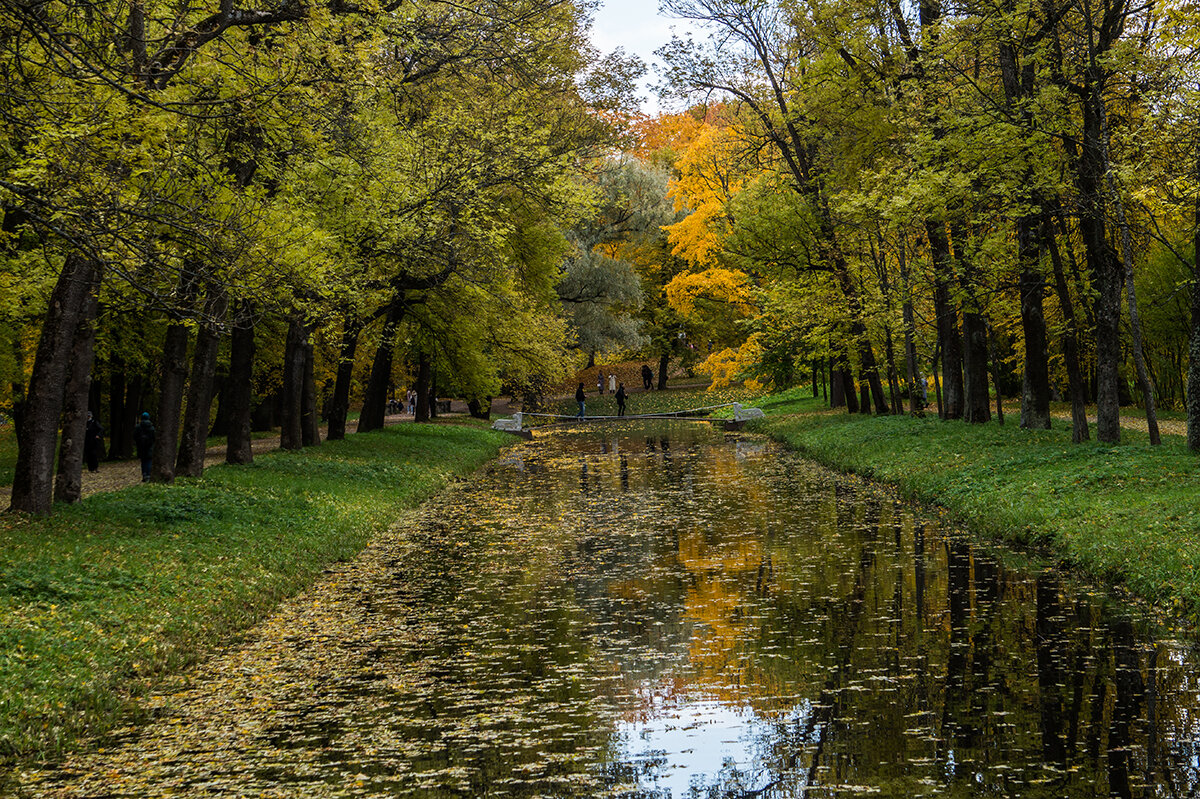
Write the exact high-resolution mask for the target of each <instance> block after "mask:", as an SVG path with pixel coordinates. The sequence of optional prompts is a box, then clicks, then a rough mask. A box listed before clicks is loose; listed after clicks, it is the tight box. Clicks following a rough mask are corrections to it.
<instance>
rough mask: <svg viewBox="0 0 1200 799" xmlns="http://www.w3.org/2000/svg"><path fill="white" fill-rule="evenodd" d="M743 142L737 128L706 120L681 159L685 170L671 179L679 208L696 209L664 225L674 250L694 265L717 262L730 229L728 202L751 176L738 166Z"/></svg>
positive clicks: (681, 170)
mask: <svg viewBox="0 0 1200 799" xmlns="http://www.w3.org/2000/svg"><path fill="white" fill-rule="evenodd" d="M739 146H740V137H739V134H738V130H737V129H736V128H733V127H713V126H711V125H709V126H705V127H704V129H703V130H701V131H700V133H699V135H698V136H696V138H695V140H694V141H693V142H692V143H691V145H690V146H689V147H688V148H687V151H686V152H684V154H683V155H682V156H681V157H680V159H679V161H678V162H677V163H676V164H675V167H676V169H677V170H678V172H679V176H678V177H677V178H674V179H673V180H672V181H671V184H670V189H669V195H670V197H671V199H672V200H674V202H675V210H676V211H680V212H683V211H690V212H691V213H690V214H689V215H688V216H687V217H686V218H685V219H684V220H683V221H681V222H677V223H676V224H674V225H666V226H665V227H663V230H665V231H666V232H667V240H668V241H669V242H670V243H671V247H672V250H671V252H672V253H673V254H674V255H677V256H679V257H680V258H683V259H685V260H687V261H688V262H689V263H691V264H692V265H693V266H701V267H703V266H711V265H712V264H713V263H714V261H715V258H716V254H717V253H718V252H719V250H720V246H721V243H722V242H723V241H724V239H725V236H727V235H728V234H729V230H730V227H731V225H732V219H730V217H729V216H728V212H727V206H728V203H729V200H730V199H731V198H732V197H733V196H734V195H735V194H737V193H738V192H739V191H741V189H742V187H743V186H744V185H745V183H746V177H747V176H746V175H745V174H743V173H741V171H740V170H739V169H738V160H739V159H738V158H737V149H738V147H739Z"/></svg>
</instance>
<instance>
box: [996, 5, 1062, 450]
mask: <svg viewBox="0 0 1200 799" xmlns="http://www.w3.org/2000/svg"><path fill="white" fill-rule="evenodd" d="M1012 5H1013V4H1012V3H1005V9H1006V11H1010V12H1011V11H1012V10H1013V9H1012ZM998 55H999V62H1000V70H1001V77H1002V83H1003V86H1004V95H1005V100H1006V101H1007V104H1008V108H1009V112H1010V113H1012V114H1014V115H1019V118H1020V119H1021V123H1022V125H1023V126H1025V127H1026V128H1029V129H1031V128H1032V127H1033V122H1034V120H1033V112H1032V108H1031V104H1030V103H1029V102H1028V98H1030V97H1031V96H1032V95H1033V91H1034V86H1035V80H1036V75H1037V73H1036V71H1035V70H1034V62H1033V60H1032V59H1030V58H1026V57H1025V56H1026V52H1025V47H1024V45H1023V43H1018V42H1009V41H1001V42H1000V46H999V52H998ZM1031 184H1032V180H1031V179H1030V174H1029V171H1028V170H1026V173H1025V180H1024V181H1023V185H1025V186H1029V185H1031ZM1020 199H1022V200H1027V201H1028V202H1029V203H1030V204H1031V205H1037V204H1038V202H1037V198H1036V196H1030V197H1021V198H1020ZM1037 230H1038V217H1037V215H1036V214H1032V213H1030V214H1024V215H1022V216H1021V217H1020V218H1019V219H1018V220H1017V262H1018V263H1019V264H1020V268H1021V272H1020V277H1019V278H1018V279H1017V284H1018V288H1019V290H1020V295H1021V330H1022V333H1023V334H1024V337H1025V359H1024V369H1023V370H1022V376H1021V427H1023V428H1026V429H1038V430H1048V429H1050V365H1049V353H1048V352H1047V346H1046V318H1045V314H1044V311H1043V308H1042V292H1043V290H1044V283H1045V281H1044V280H1043V279H1042V274H1041V272H1040V271H1039V269H1038V262H1039V255H1040V253H1039V246H1038V243H1039V236H1038V232H1037ZM993 371H994V372H996V373H998V372H999V370H998V369H993ZM996 390H997V395H998V394H999V383H997V384H996ZM998 400H999V396H997V401H998ZM997 407H1000V406H999V405H997ZM1003 421H1004V420H1003V419H1001V423H1003Z"/></svg>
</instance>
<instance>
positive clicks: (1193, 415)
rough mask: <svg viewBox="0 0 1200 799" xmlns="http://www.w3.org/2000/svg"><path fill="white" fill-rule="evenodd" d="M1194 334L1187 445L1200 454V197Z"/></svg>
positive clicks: (1195, 219) (1195, 216)
mask: <svg viewBox="0 0 1200 799" xmlns="http://www.w3.org/2000/svg"><path fill="white" fill-rule="evenodd" d="M1196 178H1197V179H1200V148H1198V149H1197V153H1196ZM1192 224H1193V233H1192V332H1191V335H1190V336H1188V372H1187V445H1188V449H1189V450H1191V451H1192V452H1200V195H1197V196H1196V201H1195V205H1194V206H1193V211H1192Z"/></svg>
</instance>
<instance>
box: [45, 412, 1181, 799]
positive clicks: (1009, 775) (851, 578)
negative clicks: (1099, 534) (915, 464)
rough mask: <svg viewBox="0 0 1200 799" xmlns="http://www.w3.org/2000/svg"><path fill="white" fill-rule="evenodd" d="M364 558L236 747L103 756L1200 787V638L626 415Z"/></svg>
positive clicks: (212, 770)
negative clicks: (1185, 637) (1199, 653)
mask: <svg viewBox="0 0 1200 799" xmlns="http://www.w3.org/2000/svg"><path fill="white" fill-rule="evenodd" d="M370 558H375V559H376V561H377V562H379V563H381V564H382V566H381V567H380V568H378V569H374V567H372V568H364V569H362V573H363V575H364V576H363V577H362V578H361V581H360V582H355V581H354V580H347V581H346V584H345V585H343V584H342V582H341V581H338V582H337V583H331V584H329V585H326V586H324V587H323V588H320V594H319V595H320V596H321V602H320V605H319V607H320V610H321V612H322V613H323V614H325V615H326V616H328V619H330V620H331V621H326V622H323V623H322V626H319V627H314V629H316V630H317V633H316V634H309V633H303V634H302V633H301V632H300V631H297V632H295V633H294V634H291V635H289V636H287V637H286V638H284V639H283V643H282V644H281V647H283V648H282V649H280V650H279V654H278V657H277V662H273V663H271V664H270V666H271V669H272V670H273V671H272V673H273V674H275V675H276V676H275V677H274V678H273V680H272V682H271V683H270V685H272V686H273V687H272V688H271V690H272V692H273V693H271V695H270V697H269V701H262V700H260V699H253V700H246V701H245V702H243V703H242V704H244V705H246V706H247V707H251V706H254V705H255V703H258V702H261V705H262V706H263V707H267V708H270V713H269V714H267V715H263V716H261V717H254V718H253V719H252V720H251V721H249V722H247V723H244V724H243V723H241V721H239V724H238V725H235V728H236V736H235V739H236V746H230V745H228V744H224V745H223V746H224V748H223V749H222V748H220V746H222V744H220V742H218V741H215V740H213V741H212V743H210V738H205V737H202V736H197V737H195V738H192V739H188V741H187V742H186V747H182V748H181V750H180V751H184V752H186V755H180V756H179V757H178V758H177V759H176V760H174V761H170V762H164V763H161V764H159V763H155V762H154V754H152V753H155V752H161V751H162V748H161V747H159V746H157V745H156V744H155V743H154V742H153V741H152V740H150V741H146V742H144V743H143V744H142V746H143V749H142V750H141V751H142V752H146V753H151V754H147V755H141V754H138V753H136V752H135V753H134V754H133V755H123V756H122V757H123V759H124V763H125V764H128V763H130V762H134V761H136V762H138V763H141V764H142V765H140V766H138V767H139V768H141V767H143V766H144V767H145V768H146V769H147V771H146V774H147V775H149V776H143V777H141V778H140V779H141V783H140V784H142V785H146V784H164V785H165V784H166V783H165V782H163V781H164V780H167V781H169V783H170V785H171V786H172V789H174V790H176V792H178V793H180V795H185V794H187V793H188V792H189V791H191V792H194V793H201V792H204V791H209V792H210V793H211V792H212V791H214V790H217V788H216V787H214V786H218V787H219V786H222V785H235V786H236V788H237V791H239V792H240V793H241V794H244V795H250V794H256V795H257V794H263V795H271V796H302V795H322V796H325V795H329V796H379V797H384V796H388V797H390V796H413V797H431V798H432V797H437V798H439V799H440V798H441V797H535V796H545V797H562V798H564V799H565V798H566V797H594V796H609V795H612V796H625V797H644V798H645V799H649V798H650V797H656V798H660V799H665V797H668V796H670V797H672V798H673V799H679V798H680V797H705V798H706V799H707V798H715V797H722V798H723V799H728V798H732V797H738V798H739V799H746V798H747V797H773V798H776V799H778V798H779V797H799V796H807V797H814V796H815V797H841V796H857V795H858V794H860V793H863V792H872V793H877V794H879V795H882V796H889V797H912V796H926V795H928V796H935V795H936V796H951V797H957V796H963V797H965V796H1004V797H1046V798H1047V799H1050V798H1052V797H1053V798H1055V799H1057V797H1108V796H1121V797H1150V796H1189V795H1192V794H1193V793H1194V792H1196V790H1197V789H1198V787H1200V775H1198V774H1197V763H1200V751H1198V750H1197V747H1196V742H1197V738H1198V737H1200V733H1198V728H1197V710H1198V708H1200V701H1198V696H1197V684H1196V679H1195V677H1194V672H1195V663H1196V661H1195V660H1194V658H1193V656H1192V653H1191V651H1190V649H1189V647H1188V646H1185V645H1183V644H1180V643H1177V642H1172V641H1170V640H1162V641H1157V642H1156V641H1154V640H1153V638H1152V637H1151V636H1152V631H1151V629H1150V627H1149V626H1148V625H1147V624H1145V623H1143V622H1142V621H1139V620H1137V619H1136V618H1133V617H1131V616H1130V615H1129V613H1128V612H1127V611H1122V609H1121V608H1120V607H1110V604H1111V603H1107V602H1106V601H1105V600H1104V599H1103V598H1102V597H1101V596H1100V595H1099V594H1098V593H1096V592H1088V591H1085V590H1080V589H1079V588H1075V587H1071V586H1069V585H1067V584H1066V582H1065V581H1064V579H1063V578H1062V576H1061V575H1060V574H1059V573H1058V572H1056V571H1054V570H1052V569H1050V570H1048V569H1037V568H1028V569H1022V568H1016V569H1014V568H1011V567H1010V566H1009V565H1008V562H1009V560H1013V561H1015V562H1018V563H1024V562H1026V560H1027V559H1025V558H1020V557H1016V558H1009V557H1008V556H1006V555H1005V554H1004V553H1002V552H999V551H996V550H991V549H986V548H980V547H978V546H976V545H974V544H973V543H972V542H971V541H970V539H968V538H967V537H966V536H965V535H963V534H961V533H959V532H957V531H955V530H954V529H948V528H947V527H946V526H945V525H944V524H943V521H942V520H941V519H940V518H938V517H937V516H936V515H933V514H929V513H925V512H922V511H914V510H913V509H912V508H910V507H908V506H906V505H905V504H903V503H901V502H899V501H898V500H897V498H896V497H895V496H893V495H891V494H889V493H888V492H886V491H884V490H882V489H880V488H878V487H875V486H872V485H869V484H866V483H863V482H861V481H857V480H853V479H849V478H843V477H838V476H835V475H833V474H831V473H830V472H828V471H826V470H824V469H821V468H819V467H817V466H815V465H814V464H812V463H810V462H807V461H805V460H803V459H801V458H799V457H796V456H794V455H790V454H788V453H785V452H782V451H780V450H777V449H775V448H773V447H772V446H770V445H768V444H766V443H765V442H763V441H761V440H757V439H753V438H750V437H743V436H734V437H732V438H727V437H726V434H724V433H722V432H720V431H715V430H712V429H710V428H707V427H702V426H699V425H688V424H677V425H665V426H661V427H655V428H647V427H645V426H644V425H643V424H642V423H630V424H628V425H627V426H625V427H622V428H617V429H616V432H615V433H614V429H613V428H606V429H603V430H600V429H596V430H592V431H580V432H568V433H558V434H554V435H549V436H539V437H538V438H536V439H535V440H534V441H532V442H530V443H528V444H524V445H521V446H520V447H519V448H518V449H516V450H513V451H511V452H509V453H507V454H506V455H505V457H503V458H501V459H500V460H498V461H497V463H496V464H494V465H493V466H492V467H491V468H490V469H489V470H487V471H486V472H484V473H481V474H480V475H479V476H478V478H477V479H476V480H473V481H469V482H463V483H460V484H459V485H458V486H457V488H456V489H455V490H454V491H452V492H449V493H448V494H447V495H445V496H443V497H442V498H441V499H439V500H438V501H437V502H436V503H435V504H434V505H433V506H432V507H431V508H429V509H428V510H426V511H425V512H424V514H423V516H422V517H421V518H420V519H419V520H418V522H417V523H416V524H415V525H406V526H404V527H403V528H399V529H397V531H395V532H394V534H393V535H392V536H390V537H386V538H385V539H383V540H381V541H379V542H377V543H376V545H375V546H374V547H373V548H372V550H371V551H369V552H368V553H365V554H364V558H363V560H369V559H370ZM376 561H373V562H376ZM380 575H382V576H380ZM368 580H369V581H368ZM311 613H312V611H309V615H311ZM301 618H302V619H306V618H308V616H301ZM328 625H335V626H336V625H341V627H337V631H336V632H331V631H330V629H329V627H328ZM273 651H274V650H273ZM313 664H320V670H319V674H318V677H316V678H314V677H313V676H312V674H313V671H312V669H313ZM264 684H265V683H264ZM258 690H260V686H259V685H258V684H255V685H253V686H251V687H247V688H245V691H246V692H247V693H246V695H247V696H256V694H254V691H258ZM185 726H186V725H176V726H175V728H174V729H182V728H184V727H185ZM210 746H211V747H212V751H209V750H208V748H207V747H210ZM218 752H219V754H220V756H219V757H218V756H217V753H218ZM98 757H100V756H98ZM103 757H109V755H107V754H106V755H103ZM123 767H124V766H123ZM83 768H90V769H93V770H94V771H95V772H96V773H101V774H107V773H110V772H109V771H108V770H107V769H108V768H110V766H107V765H104V764H103V763H97V764H96V765H95V766H87V767H81V769H83ZM155 769H157V770H155ZM69 779H70V775H65V776H64V777H63V781H64V784H65V783H67V782H69ZM156 781H157V782H156ZM123 784H124V785H136V784H139V783H138V782H137V780H131V781H130V782H127V783H123ZM105 790H106V791H107V793H108V795H111V796H137V795H141V794H139V793H138V791H137V790H135V789H134V788H128V789H116V788H114V787H113V786H112V785H109V786H106V787H105ZM47 791H50V789H49V788H47ZM60 793H61V795H72V792H71V790H70V789H67V788H64V789H63V790H62V791H61V792H60Z"/></svg>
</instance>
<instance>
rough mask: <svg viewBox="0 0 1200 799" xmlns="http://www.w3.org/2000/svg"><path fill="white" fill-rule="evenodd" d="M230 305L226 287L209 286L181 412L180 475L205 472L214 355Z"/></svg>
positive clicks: (177, 470)
mask: <svg viewBox="0 0 1200 799" xmlns="http://www.w3.org/2000/svg"><path fill="white" fill-rule="evenodd" d="M228 305H229V301H228V298H227V296H226V294H225V289H224V288H222V287H220V286H218V285H216V284H213V285H211V286H209V289H208V298H207V300H205V303H204V320H203V321H202V322H201V324H200V330H199V331H198V332H197V333H196V347H195V351H194V352H193V353H192V376H191V379H190V380H189V381H188V393H187V409H186V410H185V411H184V416H183V436H182V437H181V438H180V441H179V455H178V456H177V457H176V459H175V473H176V474H177V475H179V476H181V477H199V476H200V475H202V474H204V452H205V449H207V447H206V444H207V443H208V421H209V413H210V411H211V410H212V399H213V379H214V378H215V376H216V374H217V355H218V354H219V351H220V349H221V329H220V326H221V325H222V324H224V322H225V311H226V310H227V308H228Z"/></svg>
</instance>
